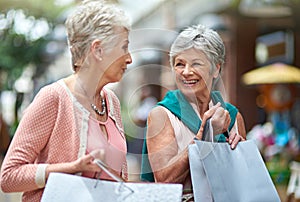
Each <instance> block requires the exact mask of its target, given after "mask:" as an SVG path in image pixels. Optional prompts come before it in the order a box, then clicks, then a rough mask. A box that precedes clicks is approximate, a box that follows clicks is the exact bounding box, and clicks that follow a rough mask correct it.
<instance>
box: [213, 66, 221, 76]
mask: <svg viewBox="0 0 300 202" xmlns="http://www.w3.org/2000/svg"><path fill="white" fill-rule="evenodd" d="M220 70H221V65H220V64H216V68H215V69H214V72H213V77H214V78H218V76H219V75H220Z"/></svg>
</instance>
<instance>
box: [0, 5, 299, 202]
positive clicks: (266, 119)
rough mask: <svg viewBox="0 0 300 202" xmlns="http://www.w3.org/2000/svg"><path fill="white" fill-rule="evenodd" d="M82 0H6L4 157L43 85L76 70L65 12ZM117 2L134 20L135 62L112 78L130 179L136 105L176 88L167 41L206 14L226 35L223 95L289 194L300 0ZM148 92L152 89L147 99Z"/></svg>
mask: <svg viewBox="0 0 300 202" xmlns="http://www.w3.org/2000/svg"><path fill="white" fill-rule="evenodd" d="M78 2H80V1H79V0H78V1H75V0H47V1H42V0H1V1H0V93H1V94H0V95H1V97H0V98H1V99H0V112H1V124H0V126H1V134H0V149H1V150H0V151H1V154H2V157H3V156H4V155H5V151H6V149H7V146H8V144H9V141H10V140H11V138H13V135H14V131H15V129H16V127H17V126H18V123H19V121H20V119H21V118H22V113H23V112H24V110H25V109H26V107H27V106H28V105H29V103H30V102H31V101H32V98H33V97H34V96H35V95H36V93H37V92H38V91H39V89H40V88H41V87H42V86H44V85H46V84H49V83H51V82H54V81H56V80H58V79H60V78H62V77H64V76H66V75H68V74H71V73H72V71H71V63H70V55H69V50H68V47H67V42H66V33H65V28H64V21H65V19H66V16H67V15H68V13H69V12H70V11H71V10H72V8H73V6H74V5H75V4H76V3H78ZM112 2H113V3H117V4H119V6H120V7H122V8H123V9H124V10H125V11H126V12H127V13H128V14H129V16H130V18H131V22H132V32H131V34H130V50H131V53H132V57H133V63H132V64H131V65H129V68H128V70H127V72H126V74H125V75H124V78H123V79H122V81H121V82H120V83H116V84H112V85H110V86H109V87H110V88H112V89H113V90H114V91H115V92H116V93H117V95H118V97H119V99H120V101H121V104H122V115H123V120H124V127H125V132H126V135H127V142H128V152H129V154H128V159H129V162H130V167H129V168H130V171H131V173H130V174H131V179H132V180H138V173H139V164H140V155H139V154H140V153H141V148H142V141H143V140H142V138H143V134H144V124H145V123H144V122H143V120H142V119H143V118H142V117H144V116H145V115H143V116H142V115H140V114H145V113H147V112H148V109H149V108H151V106H150V105H151V103H154V102H155V101H157V100H160V99H162V97H163V96H164V94H165V93H166V91H167V90H169V89H174V88H175V85H174V81H173V78H172V72H171V69H170V67H169V62H168V50H169V48H170V44H171V42H172V40H173V39H174V37H175V36H176V34H177V33H178V31H180V30H182V29H184V28H185V27H187V26H189V25H192V24H198V23H201V24H204V25H206V26H209V27H211V28H213V29H215V30H216V31H218V32H219V33H220V35H221V37H222V38H223V40H224V42H225V46H226V50H227V53H226V54H227V57H226V64H225V67H224V69H223V72H222V81H223V84H224V87H225V89H226V91H225V92H223V93H224V97H225V99H226V100H227V101H230V102H231V103H233V104H234V105H236V106H237V107H238V109H239V110H240V112H241V113H242V114H243V116H244V118H245V123H246V129H247V133H248V139H254V140H255V141H256V143H257V145H258V147H259V149H260V151H261V154H262V156H263V158H264V160H265V162H266V166H267V168H268V170H269V172H270V174H271V177H272V179H273V182H274V183H275V185H276V188H277V189H278V191H279V192H280V196H281V198H282V201H287V200H288V198H289V196H290V195H291V193H293V192H295V191H296V190H297V186H293V185H295V183H292V182H291V180H290V179H294V177H295V176H296V174H295V175H293V174H294V173H296V171H297V170H298V169H299V168H300V166H299V165H298V164H297V163H298V161H299V162H300V148H299V147H300V146H299V145H300V144H299V141H300V139H299V135H300V121H299V118H300V91H299V83H300V69H299V67H300V12H299V9H300V0H189V1H186V0H114V1H112ZM143 96H146V97H148V98H151V99H148V101H149V100H150V101H151V102H148V105H146V104H145V103H144V102H145V99H143V98H144V97H143ZM149 103H150V104H149ZM139 106H140V107H139ZM143 106H146V107H145V108H143V109H142V107H143ZM137 119H139V120H137ZM292 162H293V164H291V163H292ZM291 165H293V166H291ZM295 179H296V178H295ZM289 182H291V183H290V184H289ZM298 191H299V193H300V188H299V190H298ZM299 193H298V194H299ZM295 197H296V198H297V197H299V198H300V195H299V196H298V195H297V194H295ZM0 201H7V202H8V201H20V198H19V194H17V195H15V194H0Z"/></svg>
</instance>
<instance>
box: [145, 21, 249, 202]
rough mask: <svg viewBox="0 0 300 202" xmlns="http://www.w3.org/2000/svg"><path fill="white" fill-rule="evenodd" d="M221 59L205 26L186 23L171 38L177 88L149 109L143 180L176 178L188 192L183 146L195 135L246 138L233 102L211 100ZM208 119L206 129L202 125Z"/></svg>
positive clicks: (219, 45) (217, 40)
mask: <svg viewBox="0 0 300 202" xmlns="http://www.w3.org/2000/svg"><path fill="white" fill-rule="evenodd" d="M224 61H225V46H224V43H223V41H222V39H221V37H220V36H219V34H218V33H217V32H215V31H214V30H212V29H210V28H207V27H205V26H203V25H196V26H191V27H189V28H187V29H185V30H183V31H182V32H181V33H180V34H179V36H178V37H177V38H176V39H175V41H174V43H173V44H172V46H171V50H170V63H171V66H172V70H173V72H174V75H175V81H176V85H177V87H178V89H177V90H172V91H168V92H167V94H166V96H165V97H164V99H163V100H162V101H160V102H159V103H158V104H157V106H156V107H154V108H153V109H152V111H151V112H150V113H149V116H148V121H147V133H146V138H145V142H144V143H145V144H144V147H143V159H142V173H141V179H142V180H146V181H155V182H169V183H181V184H183V187H184V193H188V194H189V193H192V186H191V177H190V170H189V160H188V146H189V145H190V144H193V143H194V138H196V139H200V140H211V138H214V139H215V141H228V143H229V144H230V145H231V148H232V149H234V148H235V147H236V145H237V144H238V142H239V141H241V140H244V139H245V138H246V130H245V126H244V120H243V117H242V115H241V114H240V113H239V112H238V111H237V109H236V107H234V106H233V105H231V104H229V103H226V108H223V107H222V106H221V103H220V102H215V101H214V100H213V101H214V102H213V101H212V92H213V90H215V85H216V82H217V80H218V79H219V77H220V72H221V69H222V66H223V64H224ZM228 108H230V110H229V109H228ZM229 111H230V113H229ZM232 112H233V113H232ZM208 119H209V120H210V122H209V128H210V131H211V132H210V133H209V132H208V133H206V131H204V126H205V125H206V122H207V120H208ZM228 130H229V134H228V132H227V131H228ZM204 132H205V133H204ZM224 134H225V135H226V136H227V137H226V136H225V135H224ZM208 136H210V137H208ZM191 200H192V199H191Z"/></svg>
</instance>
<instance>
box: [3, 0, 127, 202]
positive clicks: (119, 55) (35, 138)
mask: <svg viewBox="0 0 300 202" xmlns="http://www.w3.org/2000/svg"><path fill="white" fill-rule="evenodd" d="M66 28H67V34H68V43H69V47H70V51H71V56H72V66H73V70H74V73H73V74H72V75H70V76H68V77H66V78H62V79H60V80H58V81H57V82H54V83H52V84H49V85H47V86H45V87H43V88H42V89H41V90H40V91H39V93H38V94H37V95H36V97H35V98H34V100H33V102H32V103H31V104H30V106H29V107H28V108H27V109H26V111H25V113H24V116H23V117H22V119H21V121H20V124H19V126H18V129H17V131H16V133H15V135H14V138H13V140H12V142H11V145H10V147H9V149H8V151H7V154H6V156H5V159H4V161H3V164H2V168H1V188H2V190H3V191H4V192H24V193H23V196H22V201H30V202H34V201H40V200H41V197H42V194H43V190H44V187H45V183H46V181H47V179H48V177H49V174H50V173H52V172H61V173H68V174H77V175H81V176H84V177H89V178H100V179H107V180H112V179H111V177H110V176H108V175H107V174H106V173H104V172H101V169H100V168H99V167H98V166H97V165H96V164H95V163H94V161H93V160H94V159H95V158H98V159H101V160H103V161H105V164H106V165H107V166H108V167H109V168H110V169H111V170H112V172H114V173H115V174H117V175H119V176H120V177H123V178H124V179H127V169H126V168H127V162H126V153H127V149H126V139H125V134H124V130H123V125H122V120H121V114H120V103H119V100H118V98H117V97H116V95H115V94H114V93H113V91H111V90H109V89H107V88H105V87H104V86H105V85H106V84H108V83H112V82H117V81H119V80H120V79H121V78H122V76H123V74H124V72H125V70H126V68H127V65H128V64H130V63H131V62H132V60H131V55H130V53H129V52H128V43H129V41H128V34H129V30H130V26H129V23H128V18H127V16H126V15H125V14H124V12H123V11H122V10H120V9H119V8H117V7H116V6H115V5H112V4H107V3H104V2H102V1H99V0H89V1H83V2H82V3H81V4H80V5H79V6H78V7H77V8H76V9H75V11H74V12H73V13H72V14H71V15H70V16H69V17H68V18H67V21H66ZM61 68H66V67H61Z"/></svg>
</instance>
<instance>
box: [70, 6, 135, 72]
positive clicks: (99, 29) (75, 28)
mask: <svg viewBox="0 0 300 202" xmlns="http://www.w3.org/2000/svg"><path fill="white" fill-rule="evenodd" d="M65 25H66V29H67V35H68V45H69V47H70V50H71V55H72V66H73V70H75V69H76V67H78V66H81V64H82V62H83V61H84V60H85V58H86V57H87V53H88V51H89V48H90V45H91V43H92V42H93V40H95V39H99V40H101V42H102V45H103V46H107V45H109V44H110V43H111V42H112V41H113V38H114V37H115V33H114V29H115V28H116V27H124V28H125V29H126V30H127V31H129V30H130V21H129V18H128V16H127V15H126V14H125V13H124V11H123V10H121V9H120V8H118V7H117V6H116V5H114V4H111V3H108V2H105V1H104V0H85V1H83V2H82V3H81V4H80V5H79V6H78V7H77V8H76V9H75V11H74V12H73V13H72V14H70V15H69V16H68V18H67V20H66V22H65Z"/></svg>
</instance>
